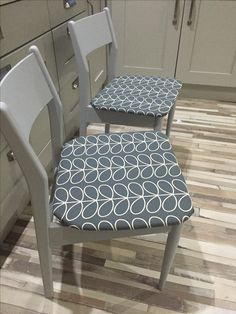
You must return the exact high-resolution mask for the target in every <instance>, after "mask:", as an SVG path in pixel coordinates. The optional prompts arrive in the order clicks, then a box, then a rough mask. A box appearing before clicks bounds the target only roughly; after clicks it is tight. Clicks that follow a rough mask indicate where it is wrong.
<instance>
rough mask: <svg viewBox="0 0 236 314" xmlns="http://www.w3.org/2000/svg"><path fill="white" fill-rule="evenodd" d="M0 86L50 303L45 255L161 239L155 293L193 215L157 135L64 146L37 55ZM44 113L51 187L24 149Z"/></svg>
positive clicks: (55, 102)
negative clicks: (113, 241) (132, 239)
mask: <svg viewBox="0 0 236 314" xmlns="http://www.w3.org/2000/svg"><path fill="white" fill-rule="evenodd" d="M30 51H31V53H30V54H29V55H28V56H27V57H25V58H24V59H23V60H22V61H20V62H19V63H18V64H17V65H16V66H14V67H13V68H12V69H11V70H10V71H9V72H8V73H7V75H6V76H5V77H4V78H3V80H2V81H1V82H0V90H1V94H0V96H1V99H0V113H1V132H2V133H3V135H4V136H5V138H6V140H7V142H8V144H9V146H10V147H11V149H12V150H13V152H14V155H15V157H16V159H17V161H18V163H19V165H20V167H21V169H22V171H23V174H24V176H25V178H26V181H27V183H28V188H29V192H30V196H31V203H32V209H33V217H34V223H35V230H36V237H37V246H38V252H39V258H40V266H41V271H42V278H43V284H44V291H45V295H46V296H47V297H52V296H53V281H52V248H53V247H58V246H63V245H65V244H73V243H79V242H86V241H99V240H105V239H110V238H119V237H127V236H134V235H143V234H151V233H158V232H168V239H167V244H166V249H165V254H164V260H163V266H162V270H161V277H160V281H159V288H160V289H162V288H163V286H164V283H165V281H166V278H167V275H168V272H169V270H170V267H171V264H172V261H173V258H174V256H175V250H176V248H177V246H178V242H179V237H180V232H181V228H182V225H183V223H184V222H185V221H186V220H187V219H189V217H190V216H191V215H192V213H193V208H192V203H191V199H190V196H189V194H188V191H187V187H186V184H185V181H184V178H183V176H182V174H181V170H180V168H179V166H178V163H177V160H176V157H175V155H174V153H173V151H172V148H171V144H170V143H169V141H168V138H167V137H166V136H165V135H164V134H162V133H161V132H157V131H153V132H136V133H121V134H101V135H97V136H87V137H82V136H81V137H78V138H75V139H73V140H71V141H69V142H66V143H64V144H63V142H64V137H63V133H64V132H63V119H62V104H61V101H60V99H59V97H58V94H57V91H56V89H55V86H54V85H53V82H52V80H51V78H50V76H49V73H48V71H47V69H46V66H45V64H44V62H43V59H42V57H41V55H40V53H39V51H38V49H37V47H31V49H30ZM45 106H47V107H48V112H49V118H50V127H51V144H52V160H53V170H54V173H55V178H54V184H53V187H52V190H51V195H50V201H49V190H48V177H47V173H46V171H45V169H44V168H43V166H42V165H41V163H40V161H39V158H38V156H37V155H36V154H35V152H34V150H33V148H32V146H31V145H30V142H29V137H30V132H31V128H32V126H33V124H34V121H35V120H36V118H37V117H38V115H39V113H40V112H41V111H42V110H43V108H44V107H45Z"/></svg>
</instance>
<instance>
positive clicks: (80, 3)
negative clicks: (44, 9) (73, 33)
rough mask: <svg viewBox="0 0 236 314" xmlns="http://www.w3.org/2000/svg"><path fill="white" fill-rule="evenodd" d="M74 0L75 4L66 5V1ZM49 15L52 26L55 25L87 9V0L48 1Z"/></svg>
mask: <svg viewBox="0 0 236 314" xmlns="http://www.w3.org/2000/svg"><path fill="white" fill-rule="evenodd" d="M66 2H67V3H69V2H74V3H75V4H74V5H72V6H71V7H69V6H68V7H67V8H66V6H65V3H66ZM48 9H49V17H50V22H51V27H55V26H57V25H59V24H61V23H63V22H64V21H66V20H69V19H70V18H72V17H73V16H75V15H77V14H79V13H81V12H83V11H87V3H86V0H74V1H72V0H71V1H66V0H49V1H48Z"/></svg>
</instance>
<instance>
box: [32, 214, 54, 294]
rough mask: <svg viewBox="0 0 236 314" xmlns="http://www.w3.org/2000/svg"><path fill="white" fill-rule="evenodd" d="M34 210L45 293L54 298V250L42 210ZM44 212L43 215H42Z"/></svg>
mask: <svg viewBox="0 0 236 314" xmlns="http://www.w3.org/2000/svg"><path fill="white" fill-rule="evenodd" d="M36 212H37V211H35V212H34V223H35V231H36V238H37V247H38V253H39V261H40V268H41V273H42V279H43V287H44V295H45V297H46V298H50V299H51V298H53V278H52V250H51V248H50V246H49V234H48V230H47V226H46V225H45V220H44V219H43V218H44V217H42V216H43V214H42V211H38V213H36ZM41 214H42V215H41Z"/></svg>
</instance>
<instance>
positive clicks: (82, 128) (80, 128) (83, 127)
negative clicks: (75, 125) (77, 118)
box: [79, 122, 87, 136]
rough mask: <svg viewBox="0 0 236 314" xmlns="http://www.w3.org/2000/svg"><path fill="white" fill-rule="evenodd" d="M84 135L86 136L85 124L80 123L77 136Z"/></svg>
mask: <svg viewBox="0 0 236 314" xmlns="http://www.w3.org/2000/svg"><path fill="white" fill-rule="evenodd" d="M86 135H87V123H85V122H80V126H79V136H86Z"/></svg>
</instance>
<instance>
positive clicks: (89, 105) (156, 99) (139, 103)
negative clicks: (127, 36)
mask: <svg viewBox="0 0 236 314" xmlns="http://www.w3.org/2000/svg"><path fill="white" fill-rule="evenodd" d="M68 27H69V31H70V35H71V39H72V44H73V48H74V53H75V58H76V62H77V67H78V74H79V94H80V117H79V124H80V134H81V135H85V134H86V127H87V125H88V124H89V123H90V122H91V123H92V122H94V123H105V124H106V129H105V130H106V132H109V124H120V125H134V126H143V127H153V128H154V129H156V130H161V128H162V120H163V117H164V116H166V115H167V116H168V120H167V128H166V134H167V136H169V135H170V130H171V125H172V121H173V117H174V111H175V102H176V97H177V95H178V93H179V91H180V89H181V87H182V84H181V82H180V81H178V80H176V79H174V78H163V77H147V76H133V75H125V76H119V77H115V73H116V63H117V52H118V47H117V40H116V37H115V33H114V28H113V24H112V20H111V16H110V12H109V9H108V8H104V10H103V12H100V13H97V14H94V15H91V16H88V17H85V18H83V19H81V20H78V21H76V22H75V21H70V22H69V24H68ZM106 45H107V46H109V53H108V55H109V56H108V69H107V71H108V76H107V85H106V87H105V88H104V89H103V90H102V91H101V92H99V93H98V95H96V96H95V98H94V99H92V100H91V99H90V78H89V64H88V61H87V56H88V54H89V53H91V52H92V51H94V50H96V49H97V48H100V47H102V46H106Z"/></svg>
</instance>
